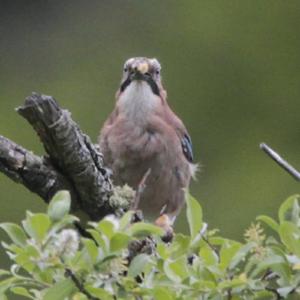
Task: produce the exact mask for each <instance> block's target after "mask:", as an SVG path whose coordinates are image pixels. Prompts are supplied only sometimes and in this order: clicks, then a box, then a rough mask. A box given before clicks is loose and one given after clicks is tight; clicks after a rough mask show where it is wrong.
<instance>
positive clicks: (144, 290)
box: [0, 191, 300, 300]
mask: <svg viewBox="0 0 300 300" xmlns="http://www.w3.org/2000/svg"><path fill="white" fill-rule="evenodd" d="M70 203H71V201H70V196H69V194H68V193H67V192H64V191H62V192H59V193H58V194H57V195H56V196H55V197H54V199H53V200H52V201H51V203H50V204H49V206H48V211H47V213H37V214H33V213H30V212H27V213H26V219H25V220H24V221H23V222H22V226H19V225H16V224H12V223H3V224H1V225H0V226H1V228H2V229H3V230H4V231H5V232H6V233H7V234H8V236H9V238H10V239H11V243H10V244H7V243H5V242H2V246H3V247H4V248H5V250H6V252H7V254H8V256H9V258H10V260H11V261H12V266H11V268H10V271H6V270H0V276H1V280H2V281H1V282H0V299H7V298H6V296H5V295H7V293H8V292H12V293H14V294H17V295H21V296H23V297H24V298H29V299H44V300H53V299H56V300H63V299H73V300H83V299H103V300H110V299H158V300H162V299H163V300H169V299H170V300H171V299H280V298H287V297H290V296H291V295H296V296H297V295H298V293H299V292H300V288H299V284H300V214H299V213H300V207H299V197H298V196H292V197H290V198H289V199H287V200H286V201H285V202H284V203H283V204H282V205H281V207H280V209H279V214H278V217H279V220H278V221H275V220H273V219H272V218H270V217H268V216H259V217H258V218H257V221H259V222H261V223H263V224H264V225H265V226H267V227H269V228H271V229H272V231H273V232H274V236H266V235H265V233H264V230H263V228H262V227H261V224H260V223H257V222H256V223H254V224H253V225H251V226H250V228H249V229H248V230H247V231H246V233H245V242H244V243H241V242H237V241H234V240H230V239H226V238H223V237H220V236H218V234H217V231H216V230H212V231H208V230H207V228H206V227H207V226H206V224H205V223H203V222H202V210H201V207H200V205H199V203H198V202H197V201H196V200H195V199H194V198H192V197H191V196H189V198H188V199H187V218H188V223H189V228H190V235H183V234H181V233H178V234H176V235H175V236H174V238H173V241H172V242H170V243H164V242H163V241H162V240H161V238H160V236H161V235H162V233H163V232H162V229H161V228H158V227H156V226H154V225H152V224H149V223H143V222H139V223H134V224H131V219H132V215H133V212H127V213H126V214H125V215H123V216H122V217H121V218H119V219H118V218H116V217H114V216H108V217H106V218H104V219H103V220H101V221H100V222H98V223H90V224H89V228H88V232H89V234H90V235H91V237H92V238H85V237H82V236H79V234H78V233H77V231H76V230H75V229H74V227H73V223H74V221H76V220H77V218H76V217H75V216H72V215H70V214H69V209H70ZM298 297H299V296H298ZM295 299H299V298H295Z"/></svg>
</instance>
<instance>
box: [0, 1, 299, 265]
mask: <svg viewBox="0 0 300 300" xmlns="http://www.w3.org/2000/svg"><path fill="white" fill-rule="evenodd" d="M299 28H300V2H299V1H253V0H252V1H199V0H198V1H196V0H195V1H191V0H189V1H174V0H170V1H121V0H120V1H61V0H60V1H0V134H1V135H4V136H6V137H9V138H10V139H12V140H14V141H16V142H17V143H20V144H21V145H23V146H24V147H26V148H28V149H32V150H33V151H34V152H36V153H38V154H42V153H43V149H42V147H41V145H40V143H39V140H38V138H37V136H36V135H35V133H34V132H33V130H32V129H31V127H30V126H29V125H28V124H27V123H26V122H25V120H23V119H22V118H21V117H19V116H18V115H17V114H16V112H15V111H14V108H15V107H17V106H18V105H21V104H22V102H23V100H24V98H25V97H26V96H27V95H29V94H30V93H31V91H37V92H42V93H45V94H50V95H53V96H55V98H56V99H57V100H58V101H59V103H60V104H61V106H63V107H65V108H68V109H69V110H70V111H71V112H72V115H73V118H74V119H75V120H76V121H77V122H78V123H79V124H80V126H81V128H82V129H83V130H84V131H85V132H86V133H88V134H89V135H90V136H91V137H92V139H93V140H94V141H96V138H97V135H98V132H99V129H100V127H101V126H102V124H103V122H104V120H105V118H106V117H107V115H108V114H109V113H110V111H111V110H112V108H113V106H114V93H115V91H116V90H117V88H118V84H119V80H120V76H121V71H122V66H123V63H124V61H125V60H126V59H127V58H129V57H132V56H149V57H157V58H158V59H159V60H160V62H161V63H162V66H163V71H162V74H163V79H164V85H165V87H166V89H167V91H168V95H169V103H170V105H171V106H172V107H173V109H174V110H175V111H176V112H177V113H178V114H179V116H180V117H181V118H182V119H183V120H184V122H185V124H186V126H187V128H188V129H189V132H190V134H191V136H192V138H193V143H194V151H195V158H196V161H198V162H200V164H201V166H202V167H201V172H200V173H199V174H198V180H197V182H194V183H193V184H192V187H191V190H192V194H193V195H195V196H196V198H197V199H199V201H200V202H201V204H202V207H203V209H204V218H205V220H206V221H207V222H208V223H209V227H210V228H214V227H217V228H220V230H221V234H223V235H226V236H227V237H230V238H237V239H242V234H243V231H244V229H245V228H246V227H247V226H248V225H249V223H250V222H251V221H252V220H254V218H255V216H256V215H258V214H269V215H271V216H274V215H275V213H276V211H277V209H278V206H279V205H280V203H281V202H282V201H283V200H284V199H285V198H286V197H287V196H289V195H291V194H293V193H297V192H299V187H300V186H299V183H297V182H295V181H294V180H293V179H292V178H291V177H290V176H289V175H288V174H287V173H285V172H284V171H282V170H281V169H280V168H279V167H278V166H277V165H275V163H273V161H271V160H270V159H269V158H268V157H267V156H266V155H265V154H263V153H262V152H261V151H260V150H259V148H258V145H259V143H260V142H262V141H265V142H267V143H269V144H270V145H271V146H273V147H274V148H275V149H276V150H278V151H279V152H280V153H281V154H282V155H284V156H285V157H286V158H288V160H289V161H290V162H291V163H293V164H294V165H295V166H298V167H300V159H299V152H300V136H299V131H300V130H299V129H300V118H299V112H300V72H299V69H300V30H299ZM0 203H1V210H0V221H1V222H2V221H14V222H19V221H20V220H21V219H22V218H23V217H24V213H25V210H31V211H40V210H43V209H44V205H43V203H42V201H41V200H40V199H39V198H38V197H37V196H36V195H34V194H31V193H30V192H28V191H27V190H26V189H25V188H23V187H22V186H21V185H17V184H15V183H14V182H12V181H11V180H9V179H8V178H6V177H5V176H4V175H2V174H0ZM177 230H179V231H185V230H186V223H185V214H184V213H182V214H181V217H180V219H179V221H178V223H177ZM1 234H2V233H1ZM3 236H4V235H1V236H0V238H3ZM1 266H7V261H6V256H5V255H4V254H3V253H2V252H1V257H0V267H1Z"/></svg>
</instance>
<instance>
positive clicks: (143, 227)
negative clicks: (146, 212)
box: [127, 222, 164, 236]
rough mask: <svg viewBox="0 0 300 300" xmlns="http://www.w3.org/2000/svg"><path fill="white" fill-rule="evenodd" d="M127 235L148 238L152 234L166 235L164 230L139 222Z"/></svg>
mask: <svg viewBox="0 0 300 300" xmlns="http://www.w3.org/2000/svg"><path fill="white" fill-rule="evenodd" d="M127 233H128V235H131V236H148V235H151V234H153V235H159V236H162V235H163V234H164V230H163V229H162V228H160V227H158V226H155V225H153V224H150V223H143V222H139V223H134V224H133V225H132V226H130V227H129V228H128V230H127Z"/></svg>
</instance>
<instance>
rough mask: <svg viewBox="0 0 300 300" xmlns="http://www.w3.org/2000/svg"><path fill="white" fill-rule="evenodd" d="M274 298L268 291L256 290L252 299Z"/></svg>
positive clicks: (266, 299) (264, 299)
mask: <svg viewBox="0 0 300 300" xmlns="http://www.w3.org/2000/svg"><path fill="white" fill-rule="evenodd" d="M273 298H274V293H272V292H269V291H258V292H256V293H255V295H254V300H270V299H273Z"/></svg>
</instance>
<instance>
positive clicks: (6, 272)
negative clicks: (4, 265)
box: [0, 269, 11, 277]
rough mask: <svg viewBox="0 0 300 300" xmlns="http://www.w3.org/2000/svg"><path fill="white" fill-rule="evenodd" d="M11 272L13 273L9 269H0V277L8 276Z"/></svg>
mask: <svg viewBox="0 0 300 300" xmlns="http://www.w3.org/2000/svg"><path fill="white" fill-rule="evenodd" d="M10 274H11V273H10V272H9V271H7V270H3V269H0V277H2V276H8V275H10Z"/></svg>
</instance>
